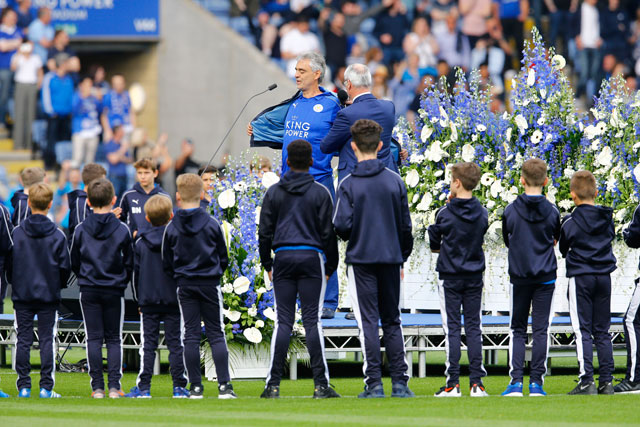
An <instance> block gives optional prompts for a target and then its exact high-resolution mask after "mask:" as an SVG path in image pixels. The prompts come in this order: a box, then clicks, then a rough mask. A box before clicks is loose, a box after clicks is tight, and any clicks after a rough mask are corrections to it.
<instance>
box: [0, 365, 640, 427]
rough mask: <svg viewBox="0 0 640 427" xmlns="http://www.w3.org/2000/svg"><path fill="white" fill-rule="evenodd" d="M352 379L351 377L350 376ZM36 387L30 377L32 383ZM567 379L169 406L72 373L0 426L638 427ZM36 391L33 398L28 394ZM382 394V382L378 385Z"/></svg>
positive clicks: (351, 382) (626, 413)
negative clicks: (452, 394) (479, 394)
mask: <svg viewBox="0 0 640 427" xmlns="http://www.w3.org/2000/svg"><path fill="white" fill-rule="evenodd" d="M353 374H354V375H357V374H359V370H354V372H353ZM135 378H136V376H135V374H125V376H124V378H123V381H122V384H123V388H125V389H128V388H129V387H132V386H133V385H134V384H135ZM15 379H16V375H15V374H14V373H12V372H11V371H10V370H8V369H3V370H0V385H1V386H2V388H3V389H4V391H5V392H9V393H10V394H11V395H13V396H15V395H16V394H17V392H16V391H15ZM32 379H33V383H34V386H36V387H37V384H38V383H37V381H38V379H39V376H38V375H35V374H34V375H33V376H32ZM573 380H574V377H573V376H565V375H563V376H550V377H548V378H547V381H546V384H545V389H546V390H547V392H548V393H549V396H548V397H546V398H529V397H526V396H525V397H524V398H503V397H500V396H498V395H499V394H500V392H502V390H503V389H504V387H505V386H506V384H507V382H508V378H507V377H505V376H490V377H487V378H486V380H485V385H486V387H487V391H488V392H489V393H490V394H491V395H492V396H491V397H488V398H480V399H478V398H476V399H472V398H470V397H468V389H467V388H466V384H467V381H468V380H467V379H466V378H462V379H461V385H462V389H463V394H465V395H467V397H463V398H460V399H438V398H434V397H432V395H433V393H434V392H435V391H436V390H437V389H438V388H439V387H440V386H441V385H442V384H443V382H444V379H443V378H442V377H432V378H425V379H412V380H411V382H410V387H411V388H412V389H413V391H414V392H415V393H416V395H418V397H416V398H415V399H391V398H386V399H368V400H362V399H357V398H355V397H356V395H357V394H358V393H359V392H360V391H361V390H362V385H363V383H362V380H361V379H360V378H357V379H356V378H336V379H334V380H332V383H333V384H334V385H335V387H336V389H337V390H338V392H340V393H341V394H342V395H343V398H342V399H332V400H324V401H316V400H313V399H311V398H310V396H311V394H312V392H313V382H312V381H311V380H299V381H283V382H282V385H281V396H282V397H281V399H279V400H263V399H259V398H258V396H259V395H260V392H261V391H262V389H263V387H264V383H263V382H262V381H236V382H234V387H235V390H236V392H237V394H238V396H239V398H238V399H237V400H234V401H228V400H218V399H217V387H216V383H209V382H206V383H205V398H204V399H203V400H196V401H194V400H183V399H171V398H170V396H171V379H170V376H169V375H160V376H155V377H154V378H153V386H152V395H153V398H152V399H135V400H134V399H118V400H109V399H104V400H92V399H90V398H89V394H90V387H89V376H88V375H87V374H81V373H73V374H62V373H58V374H57V375H56V387H55V389H56V391H58V392H59V393H61V394H62V395H63V396H64V397H63V398H62V399H57V400H40V399H39V398H38V397H32V398H31V399H18V398H16V397H12V398H10V399H0V425H2V426H18V425H47V426H58V425H64V426H74V425H120V426H122V425H135V424H155V425H197V424H215V425H243V426H246V425H249V426H252V425H256V426H258V425H259V426H263V425H277V426H285V425H296V426H300V425H340V426H355V425H403V426H416V425H462V424H464V425H473V426H485V425H488V426H492V427H495V426H503V425H505V426H506V425H508V426H513V425H514V424H516V425H534V424H535V425H540V424H545V425H570V424H590V425H614V424H639V423H640V416H639V415H638V408H639V407H640V395H622V396H620V395H618V396H578V397H575V396H567V395H566V393H567V392H568V391H569V390H571V389H572V388H573V386H574V385H575V383H574V382H573ZM36 387H34V389H33V392H34V393H35V394H36V395H37V393H36V390H37V389H36ZM385 388H386V389H387V393H388V394H390V391H391V390H390V388H391V387H390V383H389V380H388V379H385Z"/></svg>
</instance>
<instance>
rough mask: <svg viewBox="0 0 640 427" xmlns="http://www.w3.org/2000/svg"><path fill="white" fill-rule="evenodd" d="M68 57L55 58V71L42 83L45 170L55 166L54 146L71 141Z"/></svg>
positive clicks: (70, 91)
mask: <svg viewBox="0 0 640 427" xmlns="http://www.w3.org/2000/svg"><path fill="white" fill-rule="evenodd" d="M68 62H69V57H68V56H67V55H66V54H64V53H63V54H60V55H58V56H57V57H56V64H57V70H56V72H55V73H54V72H49V73H47V75H46V76H45V77H44V81H43V83H42V107H43V109H44V112H45V113H46V114H47V148H46V150H45V152H44V155H43V160H44V164H45V167H46V168H52V167H54V166H55V165H56V153H55V146H56V143H57V142H59V141H69V140H70V139H71V110H72V106H73V80H72V79H71V77H69V75H68V73H67V64H68Z"/></svg>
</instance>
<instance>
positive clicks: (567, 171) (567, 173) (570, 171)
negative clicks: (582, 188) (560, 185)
mask: <svg viewBox="0 0 640 427" xmlns="http://www.w3.org/2000/svg"><path fill="white" fill-rule="evenodd" d="M574 173H576V171H574V170H573V168H565V169H564V176H566V177H567V178H569V179H571V177H572V176H573V174H574Z"/></svg>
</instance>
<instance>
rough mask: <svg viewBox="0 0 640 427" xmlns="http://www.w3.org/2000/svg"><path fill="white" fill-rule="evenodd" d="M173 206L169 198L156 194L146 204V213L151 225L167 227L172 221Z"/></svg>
mask: <svg viewBox="0 0 640 427" xmlns="http://www.w3.org/2000/svg"><path fill="white" fill-rule="evenodd" d="M171 211H173V204H172V203H171V200H170V199H169V198H168V197H167V196H162V195H160V194H156V195H155V196H152V197H151V198H150V199H149V200H147V203H145V204H144V213H145V215H147V217H148V218H149V222H151V225H153V226H155V227H157V226H159V225H165V224H167V223H168V222H169V220H170V219H171Z"/></svg>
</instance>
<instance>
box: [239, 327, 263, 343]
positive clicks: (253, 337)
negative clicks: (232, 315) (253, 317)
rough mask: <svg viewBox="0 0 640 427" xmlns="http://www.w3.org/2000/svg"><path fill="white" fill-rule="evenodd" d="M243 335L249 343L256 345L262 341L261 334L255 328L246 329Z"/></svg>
mask: <svg viewBox="0 0 640 427" xmlns="http://www.w3.org/2000/svg"><path fill="white" fill-rule="evenodd" d="M243 335H244V337H245V338H246V339H247V341H249V342H250V343H254V344H258V343H260V342H261V341H262V333H261V332H260V331H259V330H258V329H257V328H247V329H245V330H244V332H243Z"/></svg>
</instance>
